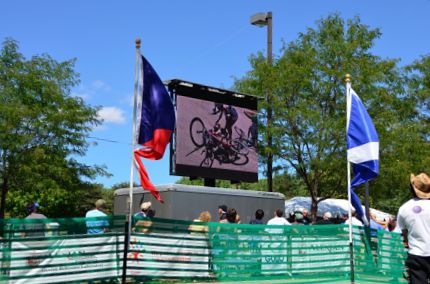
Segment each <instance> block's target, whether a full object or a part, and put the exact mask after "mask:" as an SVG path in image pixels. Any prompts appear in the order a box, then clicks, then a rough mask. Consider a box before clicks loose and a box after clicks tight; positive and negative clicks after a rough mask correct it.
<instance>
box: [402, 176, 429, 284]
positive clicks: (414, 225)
mask: <svg viewBox="0 0 430 284" xmlns="http://www.w3.org/2000/svg"><path fill="white" fill-rule="evenodd" d="M410 181H411V183H410V188H411V192H412V194H413V198H412V199H410V200H409V201H407V202H406V203H405V204H403V205H402V206H401V207H400V208H399V214H398V219H397V224H398V226H399V228H400V229H401V230H402V234H403V242H404V244H405V247H406V248H408V258H407V260H406V263H405V265H406V267H407V269H408V271H409V283H428V281H429V279H430V178H429V177H428V176H427V174H425V173H421V174H419V175H417V176H415V175H413V174H411V179H410Z"/></svg>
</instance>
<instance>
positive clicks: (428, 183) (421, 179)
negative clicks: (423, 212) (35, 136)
mask: <svg viewBox="0 0 430 284" xmlns="http://www.w3.org/2000/svg"><path fill="white" fill-rule="evenodd" d="M411 186H412V188H413V190H414V191H415V194H416V195H417V197H418V198H422V199H429V198H430V178H429V177H428V175H426V174H425V173H421V174H419V175H417V176H415V175H414V174H411Z"/></svg>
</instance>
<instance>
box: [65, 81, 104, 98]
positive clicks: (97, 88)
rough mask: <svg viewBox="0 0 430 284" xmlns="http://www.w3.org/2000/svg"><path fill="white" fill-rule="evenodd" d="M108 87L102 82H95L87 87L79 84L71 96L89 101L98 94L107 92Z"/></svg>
mask: <svg viewBox="0 0 430 284" xmlns="http://www.w3.org/2000/svg"><path fill="white" fill-rule="evenodd" d="M110 90H111V88H110V86H109V85H108V84H106V83H105V82H103V81H102V80H95V81H93V82H92V83H91V84H90V85H89V86H87V85H84V84H81V85H79V86H78V88H77V89H76V90H74V91H73V92H72V96H74V97H81V98H83V99H84V100H90V99H92V98H93V97H94V95H95V94H97V93H98V92H109V91H110Z"/></svg>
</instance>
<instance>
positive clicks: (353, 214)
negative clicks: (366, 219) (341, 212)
mask: <svg viewBox="0 0 430 284" xmlns="http://www.w3.org/2000/svg"><path fill="white" fill-rule="evenodd" d="M356 215H357V212H356V211H355V209H352V210H351V216H352V217H355V216H356Z"/></svg>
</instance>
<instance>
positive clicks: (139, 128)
mask: <svg viewBox="0 0 430 284" xmlns="http://www.w3.org/2000/svg"><path fill="white" fill-rule="evenodd" d="M139 73H140V76H139V85H140V92H139V94H138V96H137V98H136V118H137V120H136V125H135V134H136V136H135V138H134V139H135V141H136V143H137V144H139V145H141V146H142V148H140V149H135V150H134V160H135V165H136V168H137V170H138V172H139V176H140V182H141V185H142V187H143V188H144V189H147V190H150V191H151V193H152V194H153V195H154V197H155V198H157V200H159V201H161V202H162V199H161V197H160V194H159V193H158V191H157V189H156V188H155V186H154V185H153V184H152V183H151V181H150V180H149V176H148V172H147V171H146V169H145V167H144V165H143V163H142V161H141V158H146V159H150V160H159V159H161V158H162V157H163V155H164V152H165V150H166V147H167V144H169V142H170V139H171V137H172V133H173V130H174V128H175V110H174V107H173V103H172V100H171V98H170V96H169V93H168V92H167V90H166V87H165V86H164V84H163V82H162V81H161V79H160V77H159V76H158V74H157V72H155V70H154V68H152V66H151V64H150V63H149V62H148V61H147V60H146V58H145V57H144V56H141V64H140V72H139Z"/></svg>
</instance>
